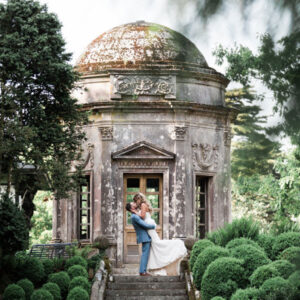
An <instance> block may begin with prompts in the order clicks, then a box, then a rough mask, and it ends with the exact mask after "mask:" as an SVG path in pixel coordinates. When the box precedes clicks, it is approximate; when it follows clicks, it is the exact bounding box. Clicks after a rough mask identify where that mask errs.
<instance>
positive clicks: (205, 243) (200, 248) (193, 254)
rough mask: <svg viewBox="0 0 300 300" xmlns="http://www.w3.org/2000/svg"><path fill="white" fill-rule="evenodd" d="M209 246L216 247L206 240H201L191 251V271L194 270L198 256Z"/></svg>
mask: <svg viewBox="0 0 300 300" xmlns="http://www.w3.org/2000/svg"><path fill="white" fill-rule="evenodd" d="M209 246H214V243H213V242H211V241H209V240H207V239H204V240H199V241H197V242H196V243H195V244H194V246H193V248H192V251H191V256H190V269H191V270H193V267H194V263H195V262H196V259H197V257H198V255H199V254H200V253H201V252H202V251H203V250H204V249H205V248H206V247H209Z"/></svg>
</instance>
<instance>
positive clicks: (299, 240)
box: [272, 232, 300, 257]
mask: <svg viewBox="0 0 300 300" xmlns="http://www.w3.org/2000/svg"><path fill="white" fill-rule="evenodd" d="M293 246H294V247H300V232H284V233H281V234H280V235H278V236H277V237H276V239H275V241H274V244H273V247H272V253H273V256H274V257H277V256H278V255H280V253H281V252H283V251H284V250H285V249H287V248H289V247H293Z"/></svg>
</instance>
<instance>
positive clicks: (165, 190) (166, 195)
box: [116, 164, 170, 267]
mask: <svg viewBox="0 0 300 300" xmlns="http://www.w3.org/2000/svg"><path fill="white" fill-rule="evenodd" d="M118 174H119V176H117V178H118V183H117V186H118V188H117V189H116V190H117V199H118V216H117V218H118V232H117V236H118V237H117V241H118V243H117V266H118V267H121V266H122V265H123V264H124V213H123V211H124V175H125V174H132V175H134V174H161V175H162V181H163V183H162V205H163V210H162V238H163V239H169V199H170V191H169V166H168V164H165V165H164V166H153V165H152V166H151V168H145V167H142V168H137V167H136V166H133V167H129V166H126V167H121V166H119V168H118Z"/></svg>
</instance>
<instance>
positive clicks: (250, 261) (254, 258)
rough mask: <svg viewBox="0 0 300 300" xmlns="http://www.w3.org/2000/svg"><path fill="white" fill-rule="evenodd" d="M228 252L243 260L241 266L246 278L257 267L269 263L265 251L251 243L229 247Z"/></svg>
mask: <svg viewBox="0 0 300 300" xmlns="http://www.w3.org/2000/svg"><path fill="white" fill-rule="evenodd" d="M230 253H231V255H232V256H233V257H235V258H238V259H242V260H243V267H244V268H245V276H246V277H247V278H249V277H250V275H251V274H252V273H253V271H254V270H255V269H257V268H258V267H260V266H262V265H266V264H268V263H270V260H269V259H268V258H267V255H266V254H265V252H263V251H261V250H259V249H258V248H255V247H253V246H251V245H241V246H238V247H235V248H232V249H230Z"/></svg>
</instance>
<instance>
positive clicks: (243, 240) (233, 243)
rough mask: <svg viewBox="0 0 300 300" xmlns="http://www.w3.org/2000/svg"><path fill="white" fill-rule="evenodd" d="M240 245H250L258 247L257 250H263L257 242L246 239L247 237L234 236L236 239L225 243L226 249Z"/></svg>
mask: <svg viewBox="0 0 300 300" xmlns="http://www.w3.org/2000/svg"><path fill="white" fill-rule="evenodd" d="M241 245H251V246H253V247H255V248H258V249H259V250H262V251H264V249H263V248H262V247H260V246H259V245H258V243H256V242H254V241H252V240H250V239H248V238H243V237H242V238H236V239H233V240H231V241H229V242H228V243H227V245H226V248H227V249H232V248H235V247H239V246H241Z"/></svg>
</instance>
